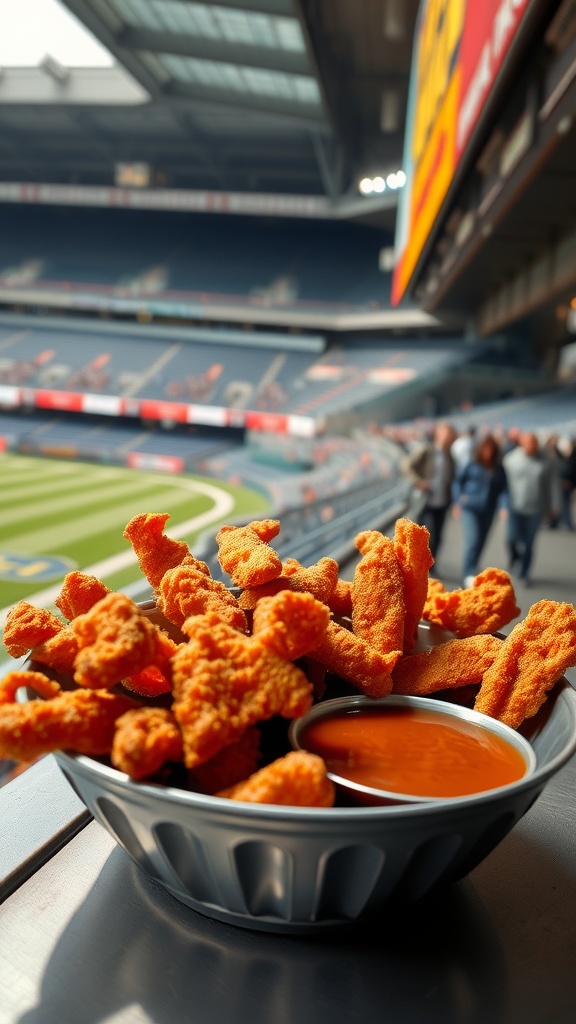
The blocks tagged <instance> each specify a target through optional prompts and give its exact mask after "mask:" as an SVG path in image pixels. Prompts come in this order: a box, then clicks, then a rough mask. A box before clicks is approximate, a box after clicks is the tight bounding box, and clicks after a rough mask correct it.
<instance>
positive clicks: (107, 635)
mask: <svg viewBox="0 0 576 1024" xmlns="http://www.w3.org/2000/svg"><path fill="white" fill-rule="evenodd" d="M71 626H72V629H73V630H74V632H75V634H76V636H77V638H78V648H79V649H78V654H77V655H76V659H75V662H74V680H75V682H76V683H78V684H79V685H80V686H88V687H94V688H102V687H111V686H114V685H115V684H116V683H118V682H119V681H120V680H121V679H123V678H124V677H125V676H129V675H132V674H134V673H135V672H139V671H141V669H143V668H146V667H147V666H148V665H153V664H156V662H157V659H158V658H160V659H161V660H163V659H164V652H165V646H164V645H165V642H166V636H165V634H164V635H163V636H162V637H160V636H159V634H160V632H161V631H160V630H159V629H158V627H157V626H156V625H155V624H154V623H153V622H151V621H150V619H148V618H147V617H146V615H145V614H144V612H143V611H142V609H141V608H139V607H138V605H137V604H136V603H135V601H132V599H131V598H129V597H127V595H125V594H119V593H110V594H107V595H106V597H103V598H101V600H100V601H97V602H96V604H95V605H93V606H92V608H91V609H90V610H89V611H88V612H86V613H85V614H84V615H78V616H77V617H76V618H75V619H73V620H72V623H71Z"/></svg>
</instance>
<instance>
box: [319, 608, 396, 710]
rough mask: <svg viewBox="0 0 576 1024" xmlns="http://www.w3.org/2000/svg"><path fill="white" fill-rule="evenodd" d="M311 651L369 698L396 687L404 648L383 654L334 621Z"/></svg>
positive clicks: (384, 694) (379, 695)
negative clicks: (394, 673) (394, 680)
mask: <svg viewBox="0 0 576 1024" xmlns="http://www.w3.org/2000/svg"><path fill="white" fill-rule="evenodd" d="M310 654H311V655H312V656H313V657H314V658H315V659H316V660H317V661H319V662H321V663H322V664H323V665H325V666H326V668H328V669H329V670H330V671H331V672H335V673H336V675H339V676H341V678H342V679H345V680H346V681H347V682H348V683H351V684H352V686H355V687H356V688H357V689H358V690H360V691H361V692H362V693H365V694H366V695H367V696H368V697H385V696H386V695H387V694H388V693H390V691H391V690H392V669H393V668H394V665H395V664H396V662H397V661H398V658H400V657H401V655H402V651H401V650H397V651H390V652H388V653H386V654H383V653H381V652H380V651H377V650H376V649H375V648H374V647H371V646H370V645H369V644H367V643H366V641H365V640H363V639H362V637H359V636H356V635H355V634H354V633H352V632H351V631H350V630H349V629H346V627H345V626H341V625H340V624H339V623H338V622H334V621H332V622H329V623H328V626H327V629H326V632H325V634H324V637H323V639H322V640H321V641H320V643H319V644H318V645H317V646H316V647H315V648H314V649H313V650H312V651H310Z"/></svg>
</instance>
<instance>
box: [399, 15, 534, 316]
mask: <svg viewBox="0 0 576 1024" xmlns="http://www.w3.org/2000/svg"><path fill="white" fill-rule="evenodd" d="M531 3H532V0H422V2H421V5H420V10H419V12H418V20H417V24H416V31H415V35H414V49H413V57H412V70H411V78H410V95H409V98H408V111H407V120H406V136H405V147H404V171H405V174H406V185H405V188H404V190H403V193H402V195H401V199H400V205H399V209H398V224H397V230H396V253H397V258H396V267H395V270H394V275H393V281H392V304H393V305H398V303H399V302H400V301H401V300H402V298H403V296H404V295H405V293H406V290H407V288H408V285H409V283H410V280H411V278H412V276H413V274H414V270H415V268H416V265H417V263H418V260H419V258H420V255H421V253H422V251H423V249H424V246H425V244H426V241H427V239H428V238H429V237H430V233H431V231H432V229H433V227H434V225H435V223H436V222H437V218H438V214H439V212H440V208H441V206H442V203H443V201H444V199H445V197H446V194H447V192H448V189H449V187H450V184H451V182H452V180H453V178H454V174H455V171H456V169H457V168H458V166H459V165H460V163H461V161H462V156H463V154H464V152H465V150H466V146H467V144H468V142H469V140H470V137H471V135H472V132H473V130H474V127H475V125H476V123H477V121H478V118H479V116H480V114H481V113H482V110H483V108H484V106H485V104H486V101H487V99H488V96H489V94H490V92H491V90H492V87H493V85H494V82H495V79H496V77H497V74H498V72H499V70H500V68H501V66H502V63H503V61H504V58H505V56H506V54H507V52H508V50H509V48H510V44H511V42H512V40H513V38H514V36H515V34H516V32H517V31H518V27H519V25H520V23H521V21H522V19H523V18H524V16H525V15H526V13H527V11H528V8H529V7H530V6H531Z"/></svg>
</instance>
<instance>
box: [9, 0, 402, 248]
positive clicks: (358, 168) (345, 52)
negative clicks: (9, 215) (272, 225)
mask: <svg viewBox="0 0 576 1024" xmlns="http://www.w3.org/2000/svg"><path fill="white" fill-rule="evenodd" d="M46 2H47V0H46ZM65 6H66V8H68V9H69V11H70V12H71V13H72V15H74V16H75V18H77V19H78V21H79V22H80V23H82V24H83V25H84V26H86V27H87V28H88V29H89V30H90V32H91V33H92V34H93V37H94V39H95V40H97V41H98V43H99V44H101V46H102V48H104V49H105V51H107V52H108V53H109V54H110V55H111V56H112V62H111V63H110V65H109V66H107V67H106V66H92V67H89V68H87V67H85V66H84V67H79V66H75V64H74V61H73V59H72V60H71V59H69V58H68V59H65V60H62V59H58V58H57V57H56V56H55V55H54V54H53V53H46V54H45V55H44V58H43V59H42V60H41V61H40V62H39V63H38V64H37V66H36V67H32V68H31V67H27V68H26V67H22V66H20V67H11V66H9V65H8V62H7V61H6V58H5V57H4V60H3V63H4V68H3V70H2V73H1V74H0V181H4V182H9V181H11V182H32V181H39V180H41V181H44V182H52V183H60V184H80V185H81V184H91V185H94V184H96V185H103V184H105V185H114V184H115V183H116V184H117V183H118V180H117V175H118V168H119V165H123V166H124V169H125V170H126V168H125V165H127V164H128V165H131V166H133V165H145V166H144V169H143V173H145V174H147V175H149V179H148V180H149V182H150V184H152V185H153V186H156V187H163V188H171V189H195V190H199V189H201V190H212V191H217V192H227V191H228V192H242V193H265V194H277V195H299V196H311V197H321V198H322V199H323V200H325V201H326V203H327V205H328V207H329V208H330V211H331V212H332V213H333V214H335V215H338V216H346V217H350V216H352V217H358V218H360V219H366V220H368V221H369V222H371V223H375V224H377V225H379V226H383V227H389V228H390V229H392V228H393V226H394V222H395V211H396V201H397V194H396V193H395V192H394V190H391V189H390V188H385V189H384V191H383V192H382V193H380V194H378V195H377V196H374V195H373V196H371V197H368V198H366V197H362V196H360V195H359V193H358V181H359V179H360V178H362V177H365V176H368V177H372V176H375V175H379V176H381V177H382V178H384V179H385V178H386V176H387V175H388V174H390V173H391V172H392V173H394V172H395V171H396V170H398V169H399V168H400V167H401V165H402V150H403V130H404V120H405V111H406V103H407V91H408V78H409V70H410V58H411V51H412V39H413V31H414V25H415V20H416V14H417V9H418V0H353V2H350V0H218V2H199V0H65ZM102 52H104V51H102ZM72 56H73V55H72ZM94 63H95V64H96V63H98V61H96V60H95V62H94ZM99 63H100V64H102V61H99ZM141 169H142V168H141Z"/></svg>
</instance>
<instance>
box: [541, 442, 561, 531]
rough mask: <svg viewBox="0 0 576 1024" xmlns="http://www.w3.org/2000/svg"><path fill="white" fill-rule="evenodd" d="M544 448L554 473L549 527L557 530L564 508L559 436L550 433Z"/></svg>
mask: <svg viewBox="0 0 576 1024" xmlns="http://www.w3.org/2000/svg"><path fill="white" fill-rule="evenodd" d="M542 450H543V452H544V454H545V455H547V456H548V458H549V460H550V470H551V473H552V510H551V512H550V515H549V517H548V528H549V529H550V530H555V529H556V527H557V526H558V524H559V522H560V513H561V508H562V480H561V468H562V456H561V455H560V452H559V450H558V438H557V436H556V434H549V436H548V437H547V438H546V440H545V441H544V444H543V445H542Z"/></svg>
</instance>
